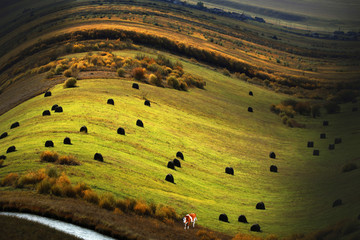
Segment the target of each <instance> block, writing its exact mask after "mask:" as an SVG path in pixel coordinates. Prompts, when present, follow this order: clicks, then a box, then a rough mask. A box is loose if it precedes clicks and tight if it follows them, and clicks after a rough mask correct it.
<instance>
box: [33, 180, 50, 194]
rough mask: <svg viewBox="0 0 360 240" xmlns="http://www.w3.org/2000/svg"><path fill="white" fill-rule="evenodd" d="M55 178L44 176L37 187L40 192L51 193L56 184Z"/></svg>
mask: <svg viewBox="0 0 360 240" xmlns="http://www.w3.org/2000/svg"><path fill="white" fill-rule="evenodd" d="M54 183H55V180H54V179H51V178H48V177H47V178H44V179H43V180H42V181H41V182H40V183H39V184H38V185H37V187H36V191H37V192H38V193H40V194H49V193H50V191H51V187H52V185H54Z"/></svg>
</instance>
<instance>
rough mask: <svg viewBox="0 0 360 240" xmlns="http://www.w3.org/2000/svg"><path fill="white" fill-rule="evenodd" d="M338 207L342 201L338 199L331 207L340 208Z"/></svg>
mask: <svg viewBox="0 0 360 240" xmlns="http://www.w3.org/2000/svg"><path fill="white" fill-rule="evenodd" d="M340 205H342V201H341V199H340V198H339V199H336V200H335V201H334V202H333V205H332V206H333V207H337V206H340Z"/></svg>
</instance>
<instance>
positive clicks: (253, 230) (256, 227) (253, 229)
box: [250, 224, 261, 232]
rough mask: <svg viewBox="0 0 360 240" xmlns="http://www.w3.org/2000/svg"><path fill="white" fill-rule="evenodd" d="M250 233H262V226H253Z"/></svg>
mask: <svg viewBox="0 0 360 240" xmlns="http://www.w3.org/2000/svg"><path fill="white" fill-rule="evenodd" d="M250 231H252V232H261V229H260V225H259V224H254V225H252V226H251V228H250Z"/></svg>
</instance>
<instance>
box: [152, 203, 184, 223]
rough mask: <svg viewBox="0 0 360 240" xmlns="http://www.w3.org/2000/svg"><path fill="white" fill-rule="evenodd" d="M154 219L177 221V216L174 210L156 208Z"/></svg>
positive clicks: (162, 207) (165, 207) (163, 207)
mask: <svg viewBox="0 0 360 240" xmlns="http://www.w3.org/2000/svg"><path fill="white" fill-rule="evenodd" d="M155 217H157V218H159V219H160V220H164V219H166V218H168V219H174V220H175V219H178V215H177V214H176V211H175V209H174V208H172V207H169V206H158V207H157V209H156V212H155Z"/></svg>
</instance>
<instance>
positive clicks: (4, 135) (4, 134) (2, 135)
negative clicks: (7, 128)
mask: <svg viewBox="0 0 360 240" xmlns="http://www.w3.org/2000/svg"><path fill="white" fill-rule="evenodd" d="M7 136H9V135H8V133H7V132H4V133H3V134H1V136H0V139H3V138H6V137H7Z"/></svg>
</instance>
